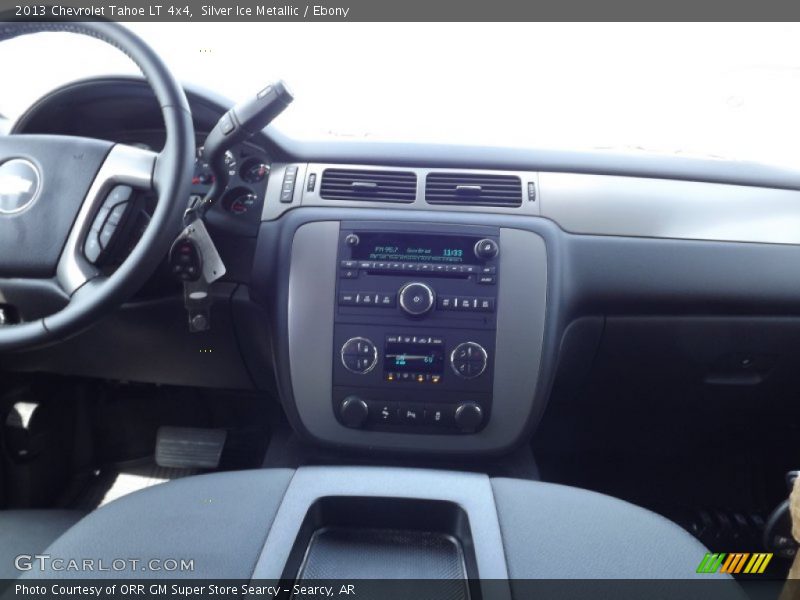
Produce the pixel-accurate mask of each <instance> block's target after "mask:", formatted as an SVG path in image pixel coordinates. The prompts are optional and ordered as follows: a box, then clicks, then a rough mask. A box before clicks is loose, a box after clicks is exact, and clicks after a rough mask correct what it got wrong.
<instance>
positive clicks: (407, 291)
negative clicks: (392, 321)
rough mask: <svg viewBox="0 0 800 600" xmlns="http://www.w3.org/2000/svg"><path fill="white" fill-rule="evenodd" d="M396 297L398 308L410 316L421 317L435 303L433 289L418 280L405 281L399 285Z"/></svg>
mask: <svg viewBox="0 0 800 600" xmlns="http://www.w3.org/2000/svg"><path fill="white" fill-rule="evenodd" d="M398 298H399V300H398V301H399V303H400V308H401V309H402V310H403V312H405V313H406V314H408V315H411V316H412V317H421V316H422V315H424V314H425V313H427V312H428V311H430V310H431V309H432V308H433V306H434V304H435V303H436V294H435V293H434V292H433V290H432V289H431V288H430V287H429V286H427V285H425V284H424V283H420V282H418V281H413V282H411V283H407V284H405V285H404V286H403V287H401V288H400V293H399V296H398Z"/></svg>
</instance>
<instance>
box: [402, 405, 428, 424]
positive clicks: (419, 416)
mask: <svg viewBox="0 0 800 600" xmlns="http://www.w3.org/2000/svg"><path fill="white" fill-rule="evenodd" d="M400 420H401V421H403V422H404V423H407V424H409V425H416V424H418V423H422V422H423V421H424V420H425V409H424V408H423V407H422V406H419V405H417V404H404V405H402V406H401V407H400Z"/></svg>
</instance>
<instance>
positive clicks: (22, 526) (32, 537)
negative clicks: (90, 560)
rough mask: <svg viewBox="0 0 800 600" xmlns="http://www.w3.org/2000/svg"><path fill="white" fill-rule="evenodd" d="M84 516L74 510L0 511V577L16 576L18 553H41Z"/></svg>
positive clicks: (18, 574) (17, 571) (13, 577)
mask: <svg viewBox="0 0 800 600" xmlns="http://www.w3.org/2000/svg"><path fill="white" fill-rule="evenodd" d="M83 516H84V513H83V512H80V511H74V510H3V511H0V579H15V578H17V577H19V576H20V575H21V574H22V572H20V571H19V570H18V569H17V568H16V566H15V559H16V557H17V556H19V555H31V556H33V555H35V554H41V553H42V552H44V551H45V549H46V548H47V547H48V546H49V545H50V544H52V543H53V542H54V541H55V540H56V539H57V538H58V537H59V536H60V535H61V534H62V533H64V532H65V531H66V530H67V529H69V528H70V527H72V526H73V525H74V524H75V523H77V522H78V521H79V520H80V519H81V518H82V517H83Z"/></svg>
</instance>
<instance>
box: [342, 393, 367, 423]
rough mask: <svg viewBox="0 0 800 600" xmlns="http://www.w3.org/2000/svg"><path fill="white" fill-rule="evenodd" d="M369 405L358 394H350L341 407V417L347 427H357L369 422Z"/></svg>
mask: <svg viewBox="0 0 800 600" xmlns="http://www.w3.org/2000/svg"><path fill="white" fill-rule="evenodd" d="M367 417H369V405H368V404H367V403H366V402H365V401H364V400H363V399H361V398H359V397H358V396H348V397H347V398H345V399H344V400H342V404H341V406H340V407H339V418H340V419H341V420H342V423H343V424H344V425H345V426H346V427H352V428H354V429H357V428H359V427H362V426H363V425H364V423H366V422H367Z"/></svg>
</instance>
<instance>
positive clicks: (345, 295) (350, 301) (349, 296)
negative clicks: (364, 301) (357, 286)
mask: <svg viewBox="0 0 800 600" xmlns="http://www.w3.org/2000/svg"><path fill="white" fill-rule="evenodd" d="M355 303H356V295H355V294H354V293H353V292H342V293H341V294H339V306H353V305H355Z"/></svg>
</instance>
